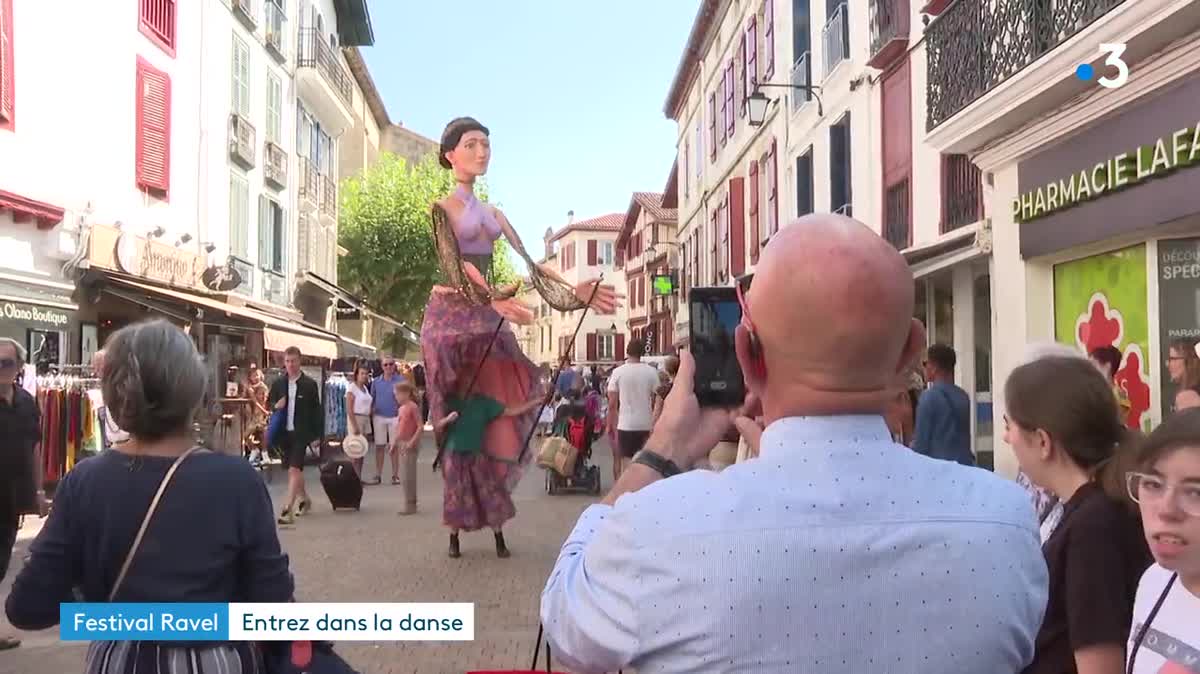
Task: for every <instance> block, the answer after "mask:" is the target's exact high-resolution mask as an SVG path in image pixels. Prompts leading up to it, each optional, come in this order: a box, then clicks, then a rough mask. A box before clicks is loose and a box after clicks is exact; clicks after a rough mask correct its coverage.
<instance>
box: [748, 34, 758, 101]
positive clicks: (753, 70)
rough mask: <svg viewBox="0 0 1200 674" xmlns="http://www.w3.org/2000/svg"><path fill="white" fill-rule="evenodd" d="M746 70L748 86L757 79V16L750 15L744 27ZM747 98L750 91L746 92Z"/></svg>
mask: <svg viewBox="0 0 1200 674" xmlns="http://www.w3.org/2000/svg"><path fill="white" fill-rule="evenodd" d="M746 70H747V71H748V73H749V74H748V77H749V80H750V86H751V87H753V86H754V83H755V82H757V81H758V17H756V16H754V15H751V16H750V26H749V27H748V28H747V29H746ZM746 96H747V98H748V97H749V96H750V92H746Z"/></svg>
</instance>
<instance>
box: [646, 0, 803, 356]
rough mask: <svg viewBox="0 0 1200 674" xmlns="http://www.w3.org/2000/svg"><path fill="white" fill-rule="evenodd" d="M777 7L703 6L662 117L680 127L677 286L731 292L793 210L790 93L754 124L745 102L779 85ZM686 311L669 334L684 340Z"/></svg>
mask: <svg viewBox="0 0 1200 674" xmlns="http://www.w3.org/2000/svg"><path fill="white" fill-rule="evenodd" d="M777 5H778V2H777V0H765V1H762V2H759V1H757V0H755V1H749V0H746V1H739V2H734V1H733V0H704V1H703V2H701V4H700V9H699V11H698V13H697V15H696V19H695V21H694V23H693V25H692V30H691V33H690V34H689V36H688V41H687V45H686V47H685V49H684V53H683V56H682V57H681V60H680V64H679V68H678V69H677V70H676V73H675V77H674V79H673V80H672V83H671V87H670V90H669V92H668V95H667V101H666V103H665V105H664V107H663V112H664V114H665V115H666V116H667V117H668V118H669V119H672V120H675V121H676V122H677V123H678V138H677V144H678V149H679V152H678V156H677V164H678V168H677V171H676V173H677V181H676V182H677V187H676V188H675V189H676V193H677V202H678V215H677V218H678V220H677V221H678V229H677V234H676V238H677V241H678V242H679V243H680V244H681V249H680V256H681V258H682V260H681V263H680V281H681V285H682V287H683V288H685V289H686V288H691V287H694V286H712V285H729V284H732V283H733V282H734V281H735V280H736V279H738V278H741V277H743V276H745V275H746V274H748V273H750V272H752V270H753V266H754V264H755V263H756V262H757V261H758V251H759V250H760V248H761V245H762V244H764V243H765V242H766V241H767V240H768V239H769V238H770V236H771V234H772V233H774V232H775V231H776V230H777V229H778V227H779V224H780V221H781V218H783V217H785V216H786V214H787V213H788V212H789V209H791V198H790V197H789V195H788V194H787V193H786V191H784V190H780V184H781V183H780V177H781V173H780V171H781V170H782V169H786V166H785V165H784V163H783V156H784V154H785V152H786V148H787V137H786V135H785V134H786V132H787V123H788V111H789V110H790V104H789V103H788V100H789V99H788V95H787V94H783V95H778V96H776V95H775V92H785V91H787V90H786V89H776V88H767V87H761V89H762V90H763V91H770V92H772V95H773V96H775V98H774V102H773V104H772V105H770V106H769V107H768V109H767V112H766V115H765V118H764V120H762V123H761V124H758V125H755V124H752V123H751V120H750V116H749V114H748V112H749V106H748V100H749V98H750V96H751V94H752V93H753V92H754V91H755V89H756V88H759V87H758V85H762V84H777V83H781V82H785V81H787V79H788V77H789V74H788V67H787V63H786V61H785V58H786V54H787V50H786V49H785V48H784V47H785V45H784V40H785V38H786V34H787V31H786V30H785V29H784V28H785V26H786V23H785V19H786V15H785V14H784V13H783V12H780V11H779V8H778V7H777ZM687 321H688V316H687V304H686V302H684V303H682V305H681V306H680V308H679V310H678V311H677V312H676V325H675V329H674V333H675V334H678V335H686V334H688V326H687Z"/></svg>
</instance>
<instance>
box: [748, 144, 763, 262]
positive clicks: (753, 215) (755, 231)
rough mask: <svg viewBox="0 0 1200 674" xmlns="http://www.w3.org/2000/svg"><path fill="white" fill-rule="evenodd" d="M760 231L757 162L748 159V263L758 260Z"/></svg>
mask: <svg viewBox="0 0 1200 674" xmlns="http://www.w3.org/2000/svg"><path fill="white" fill-rule="evenodd" d="M761 239H762V232H760V231H759V228H758V162H757V161H754V160H751V161H750V264H754V263H756V262H758V249H759V247H760V244H759V241H760V240H761Z"/></svg>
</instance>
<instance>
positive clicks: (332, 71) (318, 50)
mask: <svg viewBox="0 0 1200 674" xmlns="http://www.w3.org/2000/svg"><path fill="white" fill-rule="evenodd" d="M296 65H297V66H298V67H300V68H315V69H316V70H317V72H319V73H321V77H322V78H324V80H325V82H326V84H328V85H329V86H330V88H332V89H333V90H334V91H335V92H337V95H338V97H339V98H341V99H342V102H343V103H345V104H346V105H352V104H353V102H354V82H353V80H351V78H350V71H348V70H347V69H346V68H345V67H343V66H342V63H341V60H340V59H339V58H338V55H337V52H335V51H334V50H333V48H332V47H330V46H329V43H327V42H326V41H325V36H324V35H322V34H321V33H320V32H319V31H317V30H316V29H315V28H304V29H302V30H301V31H300V53H299V55H298V56H297V58H296Z"/></svg>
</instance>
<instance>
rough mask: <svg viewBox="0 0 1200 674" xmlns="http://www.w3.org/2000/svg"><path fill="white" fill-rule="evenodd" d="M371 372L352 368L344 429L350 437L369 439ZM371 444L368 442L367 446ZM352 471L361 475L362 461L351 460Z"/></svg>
mask: <svg viewBox="0 0 1200 674" xmlns="http://www.w3.org/2000/svg"><path fill="white" fill-rule="evenodd" d="M372 403H374V399H373V398H372V397H371V371H370V370H368V369H367V366H366V365H363V364H361V363H359V364H357V365H355V366H354V380H353V381H351V382H350V385H349V386H347V387H346V427H347V428H348V429H349V430H350V434H351V435H364V436H366V437H367V438H370V437H371V405H372ZM370 445H371V443H370V442H368V443H367V446H370ZM353 463H354V470H356V471H358V474H359V475H360V476H361V475H362V466H363V460H362V459H353Z"/></svg>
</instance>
